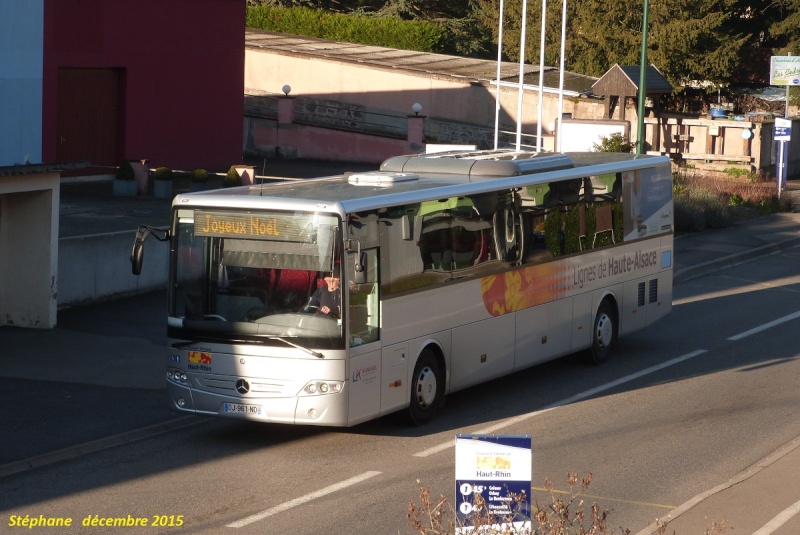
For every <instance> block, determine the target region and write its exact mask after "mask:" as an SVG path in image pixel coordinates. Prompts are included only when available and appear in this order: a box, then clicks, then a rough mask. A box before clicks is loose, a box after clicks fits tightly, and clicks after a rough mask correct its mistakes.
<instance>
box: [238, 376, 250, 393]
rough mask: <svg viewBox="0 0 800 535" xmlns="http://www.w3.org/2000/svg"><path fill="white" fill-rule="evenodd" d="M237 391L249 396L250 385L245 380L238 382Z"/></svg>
mask: <svg viewBox="0 0 800 535" xmlns="http://www.w3.org/2000/svg"><path fill="white" fill-rule="evenodd" d="M236 391H237V392H239V393H240V394H247V393H248V392H250V384H249V383H248V382H247V381H245V380H244V379H239V380H238V381H236Z"/></svg>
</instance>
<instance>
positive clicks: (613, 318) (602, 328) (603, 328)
mask: <svg viewBox="0 0 800 535" xmlns="http://www.w3.org/2000/svg"><path fill="white" fill-rule="evenodd" d="M618 329H619V327H618V325H617V312H616V310H615V309H614V306H613V305H612V304H611V302H609V301H608V300H606V301H603V302H602V303H600V307H598V309H597V314H596V315H595V317H594V328H593V329H592V349H591V351H590V352H589V359H588V360H589V362H590V363H592V364H602V363H604V362H605V361H606V360H608V357H609V356H611V352H612V351H613V350H614V346H615V345H616V344H617V333H618Z"/></svg>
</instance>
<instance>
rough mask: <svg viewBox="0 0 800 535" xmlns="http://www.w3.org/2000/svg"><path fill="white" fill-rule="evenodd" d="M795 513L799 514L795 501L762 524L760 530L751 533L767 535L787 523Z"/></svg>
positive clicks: (798, 502)
mask: <svg viewBox="0 0 800 535" xmlns="http://www.w3.org/2000/svg"><path fill="white" fill-rule="evenodd" d="M797 513H800V501H797V502H795V503H794V505H790V506H789V507H787V508H786V509H784V510H783V511H782V512H781V513H780V514H779V515H778V516H776V517H775V518H773V519H772V520H770V521H769V522H767V523H766V524H764V526H763V527H762V528H761V529H759V530H758V531H756V532H755V533H753V535H769V534H770V533H773V532H774V531H775V530H776V529H778V528H779V527H781V526H782V525H784V524H785V523H786V522H788V521H789V519H791V518H792V517H793V516H794V515H796V514H797Z"/></svg>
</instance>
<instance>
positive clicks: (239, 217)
mask: <svg viewBox="0 0 800 535" xmlns="http://www.w3.org/2000/svg"><path fill="white" fill-rule="evenodd" d="M303 223H308V220H307V219H305V218H303V219H300V220H298V219H297V218H295V217H292V216H286V215H279V214H248V213H236V212H208V211H203V210H197V211H196V212H195V216H194V230H195V235H197V236H216V237H220V238H251V239H261V240H278V241H297V242H310V241H311V240H312V236H311V233H310V232H309V229H308V227H307V226H306V225H304V224H303Z"/></svg>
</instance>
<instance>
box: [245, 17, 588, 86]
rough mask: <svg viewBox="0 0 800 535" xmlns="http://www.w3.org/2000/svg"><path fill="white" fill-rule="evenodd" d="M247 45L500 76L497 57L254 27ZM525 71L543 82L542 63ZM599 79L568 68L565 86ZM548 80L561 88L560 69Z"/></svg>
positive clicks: (511, 75)
mask: <svg viewBox="0 0 800 535" xmlns="http://www.w3.org/2000/svg"><path fill="white" fill-rule="evenodd" d="M245 46H246V47H252V48H264V49H269V50H271V51H274V52H278V53H283V54H295V55H301V56H307V57H319V58H324V59H326V60H331V61H348V62H353V63H361V64H365V65H369V66H372V67H375V68H376V69H390V70H392V69H394V70H404V71H407V72H409V73H415V74H420V75H427V76H430V77H434V78H456V79H459V80H461V81H468V82H476V83H481V84H489V83H492V82H493V81H494V79H495V77H496V76H497V62H496V61H494V60H485V59H475V58H464V57H459V56H448V55H445V54H433V53H430V52H417V51H414V50H398V49H395V48H385V47H379V46H370V45H360V44H355V43H342V42H338V41H328V40H325V39H319V38H315V37H303V36H299V35H289V34H283V33H276V32H267V31H264V30H256V29H254V28H246V29H245ZM524 73H525V74H524V78H523V83H524V84H529V85H538V84H539V67H538V65H527V64H526V65H525V66H524ZM500 79H501V80H504V81H507V82H516V81H517V80H518V79H519V63H512V62H502V63H501V65H500ZM596 80H597V78H594V77H591V76H585V75H582V74H576V73H571V72H566V71H565V73H564V89H565V91H571V92H575V93H587V92H588V91H589V90H590V89H591V87H592V84H593V83H594V82H595V81H596ZM544 83H545V87H547V88H549V89H558V83H559V71H558V69H556V68H553V67H546V68H545V82H544Z"/></svg>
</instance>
